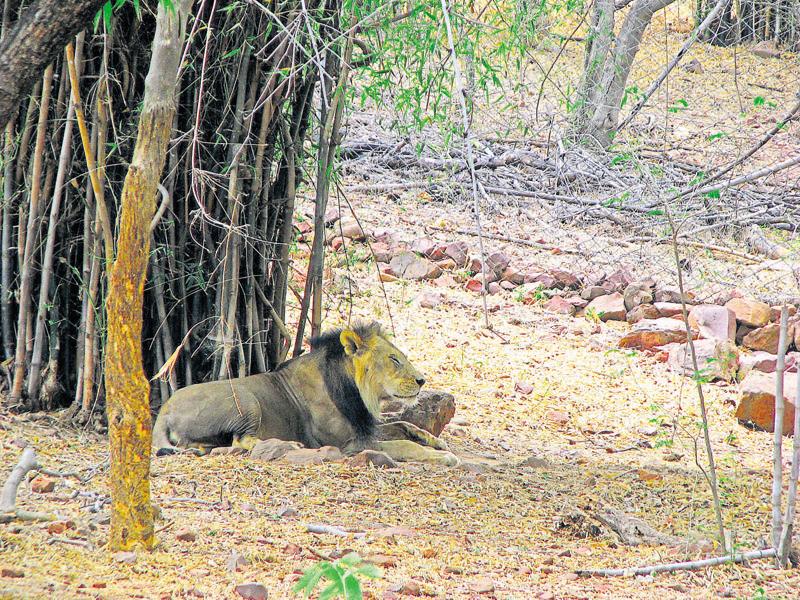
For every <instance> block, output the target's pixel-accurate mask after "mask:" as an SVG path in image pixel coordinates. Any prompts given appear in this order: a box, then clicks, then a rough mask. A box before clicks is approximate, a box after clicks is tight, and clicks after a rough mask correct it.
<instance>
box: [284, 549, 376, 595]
mask: <svg viewBox="0 0 800 600" xmlns="http://www.w3.org/2000/svg"><path fill="white" fill-rule="evenodd" d="M380 576H381V572H380V570H379V569H378V568H377V567H376V566H375V565H373V564H371V563H365V562H364V561H362V560H361V557H360V556H359V555H358V554H356V553H355V552H351V553H350V554H346V555H345V556H343V557H342V558H340V559H339V560H337V561H335V562H329V561H322V562H318V563H316V564H315V565H313V566H311V567H309V568H308V569H306V570H305V572H304V573H303V576H302V577H301V578H300V579H299V580H298V582H297V583H296V584H295V586H294V588H292V591H293V592H294V593H295V594H302V595H303V597H304V598H308V597H310V596H311V594H312V593H313V592H314V590H315V589H316V587H317V586H318V585H319V584H320V582H321V581H323V580H327V581H329V582H330V584H329V585H328V586H327V587H325V588H323V590H322V591H321V592H320V593H319V596H318V598H319V600H331V599H333V598H339V597H341V598H344V599H345V600H361V599H362V598H363V594H362V592H361V582H360V581H359V577H368V578H370V579H377V578H379V577H380Z"/></svg>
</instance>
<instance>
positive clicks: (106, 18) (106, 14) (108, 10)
mask: <svg viewBox="0 0 800 600" xmlns="http://www.w3.org/2000/svg"><path fill="white" fill-rule="evenodd" d="M113 10H114V9H113V7H112V6H111V0H109V1H108V2H106V3H105V4H103V23H104V24H105V26H106V31H111V15H112V11H113Z"/></svg>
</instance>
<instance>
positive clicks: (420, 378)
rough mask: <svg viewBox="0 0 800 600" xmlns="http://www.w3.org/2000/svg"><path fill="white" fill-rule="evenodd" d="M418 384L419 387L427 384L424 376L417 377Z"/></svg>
mask: <svg viewBox="0 0 800 600" xmlns="http://www.w3.org/2000/svg"><path fill="white" fill-rule="evenodd" d="M417 385H418V386H419V387H422V386H423V385H425V378H424V377H417Z"/></svg>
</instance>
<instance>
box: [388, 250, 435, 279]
mask: <svg viewBox="0 0 800 600" xmlns="http://www.w3.org/2000/svg"><path fill="white" fill-rule="evenodd" d="M389 266H390V267H391V269H392V272H393V273H394V275H396V276H397V277H401V278H403V279H413V280H421V279H436V278H437V277H439V275H441V274H442V270H441V269H440V268H439V266H438V265H436V264H434V263H432V262H431V261H429V260H427V259H424V258H421V257H419V256H417V255H416V254H415V253H413V252H410V251H403V252H400V253H399V254H397V255H395V256H394V257H392V260H391V261H390V262H389Z"/></svg>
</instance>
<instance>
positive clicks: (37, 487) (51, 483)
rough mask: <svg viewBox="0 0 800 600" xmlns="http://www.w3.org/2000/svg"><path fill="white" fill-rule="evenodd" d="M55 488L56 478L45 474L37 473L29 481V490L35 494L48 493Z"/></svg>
mask: <svg viewBox="0 0 800 600" xmlns="http://www.w3.org/2000/svg"><path fill="white" fill-rule="evenodd" d="M54 489H56V480H55V479H52V478H50V477H47V476H46V475H37V476H36V477H34V478H33V481H31V491H33V492H36V493H37V494H49V493H50V492H52V491H53V490H54Z"/></svg>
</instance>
